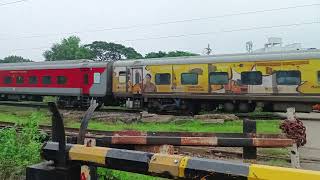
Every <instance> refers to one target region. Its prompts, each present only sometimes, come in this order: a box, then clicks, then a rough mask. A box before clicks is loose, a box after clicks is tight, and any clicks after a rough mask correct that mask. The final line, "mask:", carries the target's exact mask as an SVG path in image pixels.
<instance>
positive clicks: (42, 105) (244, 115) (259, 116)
mask: <svg viewBox="0 0 320 180" xmlns="http://www.w3.org/2000/svg"><path fill="white" fill-rule="evenodd" d="M0 105H5V106H17V107H30V108H48V105H47V104H46V103H42V102H14V101H0ZM64 110H70V111H72V110H77V111H86V109H81V108H76V109H75V108H64ZM96 111H99V112H124V113H140V112H142V110H141V109H127V108H122V107H116V106H106V107H103V108H101V109H98V110H96ZM215 113H216V114H224V113H223V112H215ZM158 114H160V115H174V116H186V115H185V114H179V113H176V112H160V113H158ZM235 115H236V116H238V117H240V118H249V119H253V120H255V119H260V120H269V119H283V118H282V117H281V116H279V115H276V114H272V113H267V114H250V113H235Z"/></svg>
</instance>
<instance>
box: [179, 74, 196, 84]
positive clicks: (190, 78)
mask: <svg viewBox="0 0 320 180" xmlns="http://www.w3.org/2000/svg"><path fill="white" fill-rule="evenodd" d="M181 84H183V85H196V84H198V74H196V73H182V74H181Z"/></svg>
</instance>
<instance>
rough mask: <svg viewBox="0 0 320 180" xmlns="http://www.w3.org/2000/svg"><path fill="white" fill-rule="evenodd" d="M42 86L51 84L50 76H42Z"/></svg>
mask: <svg viewBox="0 0 320 180" xmlns="http://www.w3.org/2000/svg"><path fill="white" fill-rule="evenodd" d="M42 84H51V76H43V77H42Z"/></svg>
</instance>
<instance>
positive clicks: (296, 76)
mask: <svg viewBox="0 0 320 180" xmlns="http://www.w3.org/2000/svg"><path fill="white" fill-rule="evenodd" d="M276 78H277V84H279V85H299V84H300V83H301V73H300V71H277V72H276Z"/></svg>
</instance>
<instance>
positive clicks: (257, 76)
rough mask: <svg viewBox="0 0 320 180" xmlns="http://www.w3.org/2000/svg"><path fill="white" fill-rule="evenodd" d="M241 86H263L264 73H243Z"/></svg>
mask: <svg viewBox="0 0 320 180" xmlns="http://www.w3.org/2000/svg"><path fill="white" fill-rule="evenodd" d="M241 84H244V85H261V84H262V73H261V72H260V71H247V72H242V73H241Z"/></svg>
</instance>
